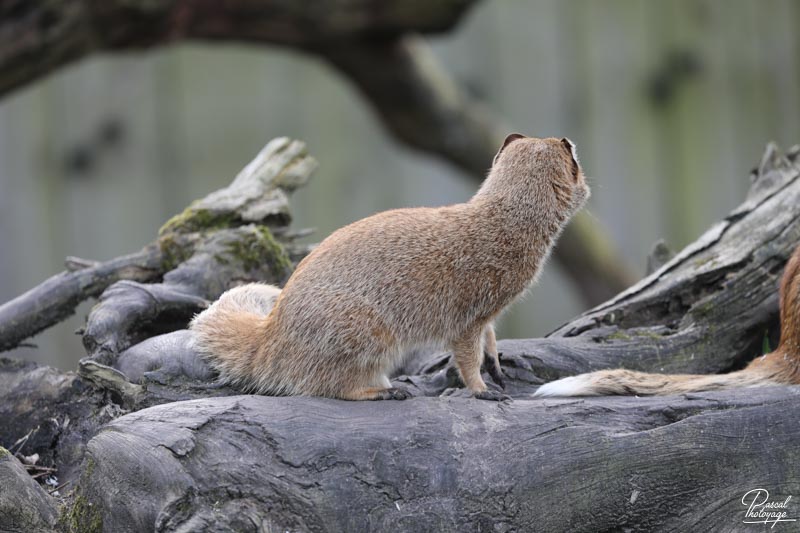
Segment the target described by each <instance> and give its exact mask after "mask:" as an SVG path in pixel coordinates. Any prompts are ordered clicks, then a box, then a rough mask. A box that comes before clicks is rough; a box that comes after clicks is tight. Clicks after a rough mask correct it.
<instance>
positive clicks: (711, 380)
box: [536, 247, 800, 396]
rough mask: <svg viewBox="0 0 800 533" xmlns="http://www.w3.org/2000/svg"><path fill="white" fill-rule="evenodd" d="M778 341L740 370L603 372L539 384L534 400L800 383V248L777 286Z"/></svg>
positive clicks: (643, 394) (653, 393) (640, 394)
mask: <svg viewBox="0 0 800 533" xmlns="http://www.w3.org/2000/svg"><path fill="white" fill-rule="evenodd" d="M780 316H781V341H780V343H779V344H778V347H777V348H776V349H775V351H773V352H771V353H769V354H766V355H763V356H761V357H759V358H757V359H755V360H754V361H752V362H751V363H750V364H749V365H747V367H746V368H744V369H743V370H740V371H738V372H731V373H729V374H719V375H696V374H648V373H645V372H635V371H632V370H602V371H599V372H592V373H589V374H581V375H579V376H573V377H571V378H564V379H562V380H558V381H555V382H552V383H548V384H547V385H544V386H542V387H541V388H540V389H539V391H537V393H536V395H537V396H603V395H614V394H635V395H639V396H650V395H656V394H678V393H683V392H694V391H703V390H719V389H730V388H737V387H758V386H765V385H779V384H783V385H793V384H800V247H798V248H797V249H796V250H795V251H794V254H793V255H792V257H791V259H789V262H788V263H787V265H786V269H785V270H784V273H783V278H782V280H781V288H780Z"/></svg>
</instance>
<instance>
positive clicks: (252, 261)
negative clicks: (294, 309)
mask: <svg viewBox="0 0 800 533" xmlns="http://www.w3.org/2000/svg"><path fill="white" fill-rule="evenodd" d="M225 255H227V256H228V257H225V256H220V255H217V256H215V259H216V260H217V262H219V263H221V264H228V262H230V261H231V260H235V261H237V262H239V263H240V264H241V265H242V268H244V269H245V270H256V269H259V268H263V266H264V265H265V264H267V265H269V268H270V270H271V271H272V273H273V274H274V275H275V277H277V278H281V277H283V276H285V275H287V274H288V273H289V272H290V271H291V269H292V261H291V259H289V256H288V254H287V253H286V250H285V249H284V248H283V246H281V245H280V243H278V241H276V240H275V237H273V235H272V232H271V231H270V230H269V228H267V227H266V226H253V227H252V228H250V229H249V231H248V232H246V233H245V232H242V233H240V234H239V237H238V238H237V239H236V240H232V241H230V242H228V243H227V244H226V245H225Z"/></svg>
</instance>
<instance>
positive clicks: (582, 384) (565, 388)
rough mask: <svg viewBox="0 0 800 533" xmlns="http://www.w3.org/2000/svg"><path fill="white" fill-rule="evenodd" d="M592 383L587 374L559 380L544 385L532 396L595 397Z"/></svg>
mask: <svg viewBox="0 0 800 533" xmlns="http://www.w3.org/2000/svg"><path fill="white" fill-rule="evenodd" d="M596 394H597V393H596V392H594V391H593V390H592V382H591V379H590V378H589V375H588V374H581V375H580V376H570V377H568V378H561V379H557V380H555V381H551V382H550V383H545V384H544V385H542V386H541V387H539V388H538V389H537V391H536V392H534V393H533V395H534V396H540V397H549V396H595V395H596Z"/></svg>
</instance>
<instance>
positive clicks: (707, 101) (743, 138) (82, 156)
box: [0, 0, 800, 368]
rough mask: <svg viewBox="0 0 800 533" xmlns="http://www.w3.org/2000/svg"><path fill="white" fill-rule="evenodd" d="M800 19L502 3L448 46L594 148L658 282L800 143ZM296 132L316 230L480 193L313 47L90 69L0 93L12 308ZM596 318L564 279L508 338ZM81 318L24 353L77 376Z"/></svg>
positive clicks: (673, 2)
mask: <svg viewBox="0 0 800 533" xmlns="http://www.w3.org/2000/svg"><path fill="white" fill-rule="evenodd" d="M798 21H800V4H799V3H798V2H795V1H792V0H665V1H646V0H604V1H597V0H536V1H525V0H515V1H511V0H485V1H484V3H483V4H482V5H480V6H478V8H477V9H475V11H474V12H473V13H471V15H470V17H469V18H468V19H467V20H466V21H465V23H464V24H463V25H462V26H461V27H460V28H459V29H458V31H457V32H455V33H454V34H452V35H449V36H445V37H441V38H437V39H435V40H434V41H433V43H434V46H435V49H436V51H437V53H438V54H439V56H440V58H441V59H442V61H443V62H444V64H445V65H446V66H447V68H448V69H449V70H450V71H451V72H452V73H453V74H454V75H455V76H456V77H457V78H459V79H460V80H461V81H462V82H463V83H464V84H466V86H468V87H469V88H470V90H471V91H473V92H474V93H475V94H477V95H478V96H480V97H482V98H485V99H486V100H488V102H489V103H490V105H491V106H492V107H493V108H494V110H496V111H497V112H498V113H500V114H502V115H503V116H505V117H506V118H507V120H508V122H509V123H510V124H512V125H513V126H514V128H515V129H517V130H519V131H521V132H524V133H527V134H530V135H541V136H551V135H552V136H556V135H567V136H569V137H570V138H572V139H573V140H575V141H576V142H577V144H578V151H579V154H580V156H581V158H582V162H583V164H584V167H585V169H586V172H587V174H589V175H590V176H592V178H593V180H592V183H593V187H594V197H593V202H592V206H591V208H590V209H591V211H592V212H593V213H594V215H595V216H596V217H597V219H598V221H599V223H601V224H603V225H604V226H605V227H606V228H607V229H608V230H609V232H611V234H612V235H613V237H614V239H615V240H616V241H617V243H618V244H619V246H620V249H621V251H622V253H623V255H624V257H625V259H626V260H627V261H629V262H630V263H631V264H633V265H634V266H635V268H637V269H638V270H639V272H640V273H641V272H642V271H643V268H644V257H645V254H646V253H647V251H648V249H649V246H650V245H651V243H652V242H654V241H655V240H656V239H658V238H660V237H665V238H666V239H667V240H668V242H670V243H671V244H672V245H673V247H676V248H677V247H680V246H682V245H683V244H685V243H686V242H688V241H690V240H692V239H693V238H694V237H695V236H696V235H697V234H698V233H699V232H701V231H702V230H703V229H705V228H706V227H707V226H708V225H709V224H710V223H711V222H713V221H714V220H716V219H718V218H720V217H721V216H724V214H725V213H727V211H728V210H730V209H731V208H732V207H733V206H735V205H736V204H738V203H739V202H740V201H741V200H742V198H743V196H744V194H745V191H746V189H747V186H748V180H747V175H748V172H749V170H750V169H751V168H752V167H753V166H755V165H756V163H757V162H758V158H759V156H760V154H761V151H762V149H763V147H764V144H765V143H766V142H767V141H769V140H776V141H778V142H779V143H781V144H783V145H784V146H786V145H791V144H794V143H795V142H800V115H798V103H799V102H800V70H799V69H798V67H799V65H798V53H800V40H799V39H800V38H798V32H797V31H796V25H797V23H798ZM279 135H290V136H294V137H298V138H301V139H304V140H306V141H307V142H308V144H309V146H310V148H311V150H312V152H313V154H314V155H316V156H317V157H318V159H319V160H320V163H321V165H322V166H321V169H320V171H319V173H318V174H317V177H316V181H314V182H313V184H312V185H311V186H310V187H309V188H308V189H307V190H305V191H301V192H299V193H298V194H297V196H296V199H295V200H296V201H295V205H296V209H295V212H296V214H297V217H296V219H297V221H298V224H299V225H302V226H313V227H316V228H318V232H317V238H322V237H324V236H325V235H327V234H328V233H330V232H331V231H332V230H334V229H335V228H337V227H339V226H341V225H344V224H346V223H348V222H350V221H352V220H354V219H357V218H360V217H363V216H366V215H368V214H370V213H373V212H375V211H377V210H381V209H385V208H389V207H398V206H406V205H423V204H424V205H437V204H443V203H451V202H454V201H461V200H464V199H466V198H468V197H469V195H470V194H471V193H472V191H473V187H472V186H471V185H470V184H469V182H467V181H466V180H464V179H463V178H462V177H461V176H460V175H459V174H458V173H457V172H456V171H454V170H453V169H451V168H449V167H448V166H447V165H445V164H443V163H441V162H439V161H437V160H434V159H432V158H430V157H427V156H418V155H417V154H414V153H411V152H409V151H408V150H406V149H404V148H400V147H398V146H397V145H396V144H395V143H393V142H392V140H391V139H389V138H388V137H387V135H386V134H385V133H384V132H383V131H382V130H381V128H380V125H379V124H378V123H377V121H376V120H375V118H374V117H373V116H372V114H371V111H370V110H369V109H368V108H367V107H365V106H364V104H363V102H362V101H361V100H360V99H359V96H358V94H357V93H356V92H355V91H354V90H353V89H352V88H351V87H350V86H349V85H347V84H346V83H345V82H343V80H342V79H341V78H339V77H338V75H337V74H336V73H335V72H334V71H332V70H331V69H330V68H328V67H327V65H325V64H321V63H319V62H317V61H316V60H314V59H311V58H309V57H307V56H303V55H300V54H296V53H292V52H289V51H286V50H281V49H272V48H244V47H238V46H231V45H193V46H181V47H176V48H171V49H168V50H159V51H155V52H150V53H146V54H142V55H140V56H121V57H120V56H114V57H99V58H93V59H91V60H89V61H85V62H82V63H80V64H78V65H75V66H73V67H71V68H68V69H66V70H64V71H62V72H60V73H58V74H56V75H54V76H52V77H50V78H49V79H47V80H45V81H43V82H40V83H38V84H36V85H34V86H31V87H29V88H27V89H25V90H23V91H20V92H18V93H17V94H14V95H12V96H10V97H8V98H6V99H5V100H4V101H3V102H2V103H0V300H2V301H5V300H7V299H9V298H11V297H13V296H15V295H17V294H19V293H20V292H22V291H24V290H26V289H27V288H29V287H31V286H32V285H34V284H36V283H38V282H39V281H41V280H43V279H44V278H46V277H47V276H49V275H52V274H54V273H56V272H58V271H59V270H61V268H62V267H61V265H62V261H63V259H64V256H66V255H76V256H82V257H86V258H91V259H107V258H110V257H113V256H115V255H118V254H121V253H124V252H128V251H131V250H134V249H136V248H138V247H140V246H141V245H143V244H145V243H146V242H148V241H149V240H150V239H151V238H152V237H153V235H154V234H155V232H156V230H157V228H158V227H159V225H160V224H161V223H162V221H164V220H165V219H166V218H167V217H168V216H169V215H171V214H172V213H174V212H176V211H178V210H180V209H181V208H182V207H183V206H185V205H186V204H187V203H188V202H189V201H190V200H191V199H193V198H196V197H200V196H203V195H204V194H206V193H207V192H208V191H210V190H212V189H214V188H217V187H220V186H222V185H224V184H226V183H227V182H228V181H229V180H230V179H231V177H232V176H233V175H234V174H235V173H236V172H237V171H238V170H239V169H240V168H241V166H242V165H244V164H245V163H247V162H248V161H249V160H250V158H251V157H252V156H253V155H254V154H255V153H256V151H257V150H258V149H259V148H260V147H261V146H262V145H263V144H264V143H265V142H266V141H267V140H269V139H270V138H272V137H275V136H279ZM488 165H489V161H487V166H488ZM537 302H546V305H537ZM578 311H580V304H579V303H578V302H577V301H576V300H575V298H574V295H573V293H572V291H571V289H570V288H569V287H568V286H566V285H565V284H564V283H563V280H562V279H561V278H560V276H559V274H558V272H555V271H553V270H548V271H547V273H546V275H545V276H544V279H543V281H542V283H541V284H540V286H539V287H538V288H537V289H535V290H534V291H533V293H532V295H531V297H529V298H528V299H527V301H526V302H525V303H524V304H521V305H519V306H517V308H516V309H515V310H514V311H513V312H511V313H509V315H508V316H507V317H506V318H505V319H504V321H503V324H502V327H501V334H502V336H511V335H513V336H534V335H541V334H544V333H546V332H547V331H548V330H550V329H552V328H554V327H555V326H557V325H558V324H559V323H561V322H562V321H564V320H566V319H567V318H569V317H570V316H572V315H574V314H575V313H577V312H578ZM85 312H86V307H84V308H82V313H81V314H85ZM82 318H83V317H82V316H78V317H75V319H73V320H72V321H71V322H70V323H69V324H67V325H65V326H63V327H59V328H56V329H55V330H54V331H52V332H50V333H47V334H45V335H43V336H41V337H40V338H38V339H36V341H35V342H36V343H37V344H38V346H39V348H38V349H31V348H23V349H21V350H20V351H19V352H17V355H20V356H23V357H25V358H28V359H36V360H40V361H47V362H50V363H53V364H58V365H60V366H62V367H67V368H72V367H74V363H75V359H76V358H77V357H79V356H80V354H81V348H80V343H79V341H78V338H77V337H75V336H74V335H73V334H72V330H74V329H75V328H76V327H78V326H79V325H80V323H81V321H82Z"/></svg>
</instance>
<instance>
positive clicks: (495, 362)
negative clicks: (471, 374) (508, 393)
mask: <svg viewBox="0 0 800 533" xmlns="http://www.w3.org/2000/svg"><path fill="white" fill-rule="evenodd" d="M501 355H502V354H500V353H498V354H497V358H495V357H492V355H491V354H490V353H489V352H486V351H485V352H483V369H484V370H486V372H488V374H489V376H490V377H491V378H492V381H494V382H495V383H496V384H497V385H498V386H499V387H500V388H501V389H503V390H506V383H505V381H503V371H502V369H501V368H500V356H501Z"/></svg>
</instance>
